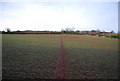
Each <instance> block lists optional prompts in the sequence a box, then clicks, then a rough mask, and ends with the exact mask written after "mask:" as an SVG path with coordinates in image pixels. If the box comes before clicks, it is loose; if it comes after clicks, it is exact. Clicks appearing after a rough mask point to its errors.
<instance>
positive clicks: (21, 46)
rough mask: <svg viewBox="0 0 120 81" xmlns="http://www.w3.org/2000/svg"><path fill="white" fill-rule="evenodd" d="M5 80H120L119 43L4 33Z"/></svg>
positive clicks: (106, 39) (106, 40)
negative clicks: (119, 74) (119, 77)
mask: <svg viewBox="0 0 120 81" xmlns="http://www.w3.org/2000/svg"><path fill="white" fill-rule="evenodd" d="M2 78H3V79H117V78H118V40H117V39H113V38H104V37H94V36H88V35H56V34H3V35H2Z"/></svg>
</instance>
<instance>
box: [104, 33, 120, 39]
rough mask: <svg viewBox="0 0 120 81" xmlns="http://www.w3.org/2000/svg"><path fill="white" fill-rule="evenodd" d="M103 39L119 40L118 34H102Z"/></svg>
mask: <svg viewBox="0 0 120 81" xmlns="http://www.w3.org/2000/svg"><path fill="white" fill-rule="evenodd" d="M104 36H105V37H108V38H118V39H120V34H104Z"/></svg>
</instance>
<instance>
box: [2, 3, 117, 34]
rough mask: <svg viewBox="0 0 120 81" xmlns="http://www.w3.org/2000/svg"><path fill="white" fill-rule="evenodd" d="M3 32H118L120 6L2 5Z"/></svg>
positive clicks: (114, 4)
mask: <svg viewBox="0 0 120 81" xmlns="http://www.w3.org/2000/svg"><path fill="white" fill-rule="evenodd" d="M0 5H2V7H1V8H0V14H2V15H0V30H5V28H10V29H11V30H12V31H14V30H54V31H60V30H61V29H65V28H67V27H75V30H96V29H100V30H105V31H111V30H113V31H116V32H117V31H118V2H1V3H0Z"/></svg>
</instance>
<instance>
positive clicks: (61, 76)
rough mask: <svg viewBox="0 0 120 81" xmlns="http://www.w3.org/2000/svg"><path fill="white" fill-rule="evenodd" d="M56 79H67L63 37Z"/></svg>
mask: <svg viewBox="0 0 120 81" xmlns="http://www.w3.org/2000/svg"><path fill="white" fill-rule="evenodd" d="M56 78H57V79H65V51H64V43H63V38H62V37H61V47H60V59H59V63H58V66H57V72H56Z"/></svg>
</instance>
